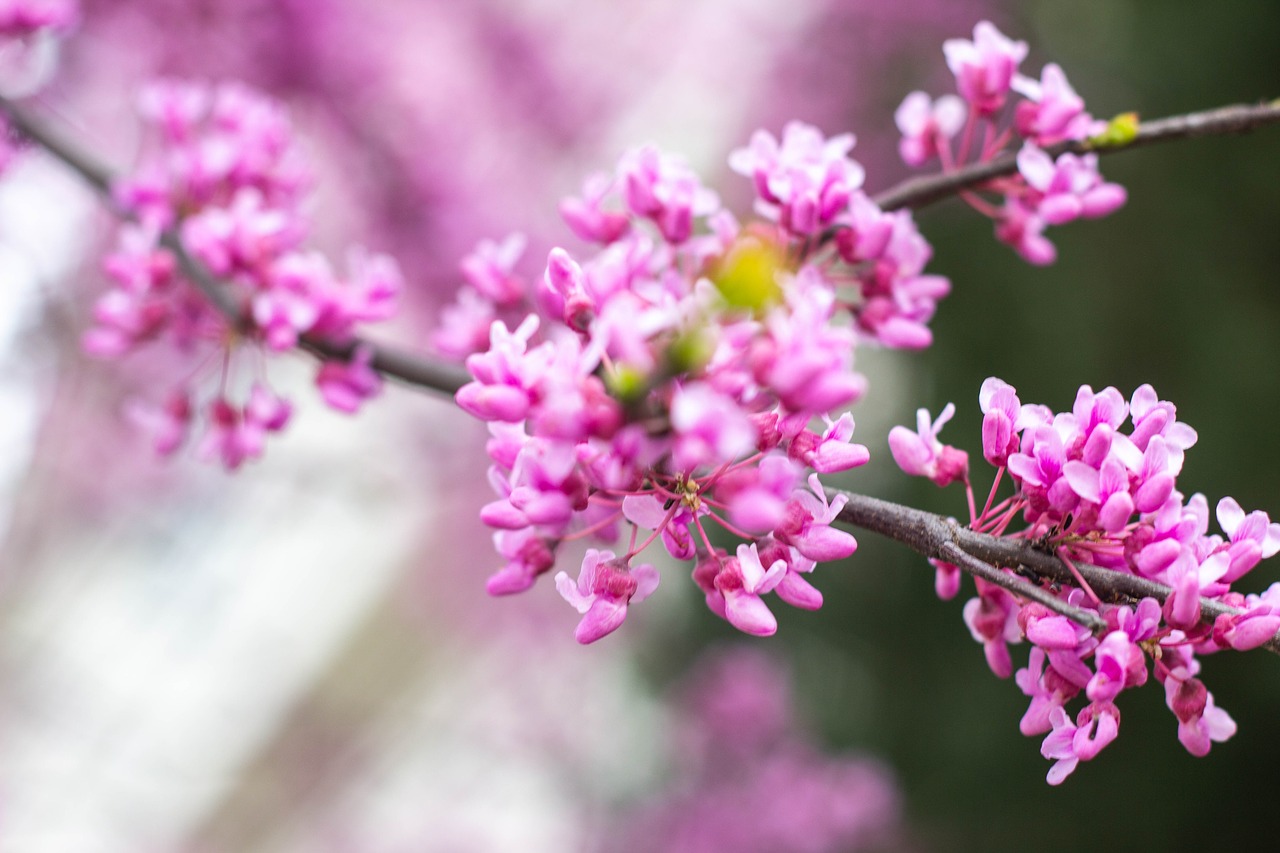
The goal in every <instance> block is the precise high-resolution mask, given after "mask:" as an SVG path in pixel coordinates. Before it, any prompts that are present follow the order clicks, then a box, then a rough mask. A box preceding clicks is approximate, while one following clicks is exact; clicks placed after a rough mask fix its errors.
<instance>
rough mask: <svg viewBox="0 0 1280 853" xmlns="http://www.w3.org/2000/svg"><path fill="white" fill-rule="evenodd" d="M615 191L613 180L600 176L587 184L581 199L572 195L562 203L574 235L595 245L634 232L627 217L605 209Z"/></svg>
mask: <svg viewBox="0 0 1280 853" xmlns="http://www.w3.org/2000/svg"><path fill="white" fill-rule="evenodd" d="M612 189H613V179H612V178H610V177H609V176H608V175H606V174H596V175H592V176H591V177H589V178H587V180H586V183H584V184H583V186H582V197H581V198H579V197H576V196H570V197H569V198H566V199H564V200H563V201H561V202H560V216H561V217H562V218H563V219H564V221H565V223H566V224H568V226H569V228H570V229H572V231H573V233H574V234H577V235H578V236H579V237H581V238H582V239H583V240H586V241H588V242H591V243H604V244H609V243H612V242H614V241H615V240H617V239H619V238H620V237H622V235H624V234H626V233H627V231H629V230H630V228H631V220H630V218H629V217H628V216H627V214H625V213H622V212H620V211H605V210H602V209H601V205H602V204H603V203H604V200H605V198H606V197H607V196H608V194H609V193H610V191H611V190H612Z"/></svg>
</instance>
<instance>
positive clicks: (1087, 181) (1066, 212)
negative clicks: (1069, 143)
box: [1018, 142, 1127, 225]
mask: <svg viewBox="0 0 1280 853" xmlns="http://www.w3.org/2000/svg"><path fill="white" fill-rule="evenodd" d="M1018 173H1019V174H1020V175H1022V177H1023V178H1025V179H1026V182H1027V185H1028V186H1029V187H1030V188H1031V189H1032V190H1033V192H1032V193H1031V194H1030V196H1029V197H1028V199H1027V201H1026V203H1027V204H1028V205H1029V206H1030V207H1032V208H1033V209H1034V210H1035V212H1036V215H1037V216H1039V217H1040V218H1041V219H1042V220H1043V221H1044V222H1045V223H1046V224H1048V225H1062V224H1064V223H1066V222H1070V221H1071V220H1073V219H1078V218H1080V217H1084V218H1086V219H1094V218H1096V217H1099V216H1106V215H1107V214H1109V213H1112V212H1114V211H1115V210H1117V209H1118V208H1119V207H1121V206H1122V205H1123V204H1124V203H1125V200H1126V198H1127V194H1126V192H1125V189H1124V187H1122V186H1120V185H1119V184H1109V183H1105V182H1104V181H1103V180H1102V176H1101V175H1100V174H1099V173H1098V155H1097V154H1084V155H1076V154H1072V153H1070V152H1068V153H1066V154H1059V155H1058V159H1057V160H1054V159H1053V158H1052V157H1050V156H1049V155H1048V154H1047V153H1045V152H1044V151H1042V150H1040V149H1039V148H1037V147H1036V146H1035V145H1033V144H1032V143H1030V142H1027V143H1025V144H1023V146H1022V149H1021V150H1020V151H1019V152H1018Z"/></svg>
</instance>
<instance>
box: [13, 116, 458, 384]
mask: <svg viewBox="0 0 1280 853" xmlns="http://www.w3.org/2000/svg"><path fill="white" fill-rule="evenodd" d="M0 111H3V112H4V114H5V115H6V116H7V118H8V120H9V124H10V125H11V126H12V127H13V129H14V130H16V131H17V132H18V133H19V134H21V135H22V136H23V137H24V138H26V139H27V140H29V141H30V142H32V143H34V144H35V145H37V146H39V147H40V148H43V149H44V150H45V151H47V152H48V153H49V154H51V155H53V157H54V158H56V159H57V160H59V161H61V162H62V164H63V165H65V166H67V167H68V168H69V169H70V170H71V171H73V172H75V173H76V174H77V175H79V176H80V177H81V178H82V179H84V181H85V182H86V183H87V184H89V185H90V186H91V187H92V188H93V189H94V190H96V191H97V192H98V193H99V194H100V195H102V196H103V198H104V199H106V201H107V204H108V205H109V206H110V208H111V210H112V212H113V213H115V214H116V215H117V216H120V217H122V218H129V213H128V211H126V210H123V209H121V208H120V207H119V206H118V205H117V204H116V203H115V199H114V198H113V196H112V193H111V187H112V184H113V183H114V182H115V177H114V174H113V172H112V170H111V169H110V168H108V167H107V166H105V165H104V164H102V163H100V162H98V161H97V160H95V159H94V158H93V157H92V156H91V155H89V154H88V153H86V152H84V151H81V150H80V149H79V148H77V147H76V146H75V145H73V144H71V143H69V142H67V141H66V140H65V139H63V138H62V137H61V136H60V135H59V134H58V133H57V132H56V131H55V130H53V129H52V128H50V127H48V126H46V125H45V124H44V123H43V122H41V121H40V120H39V119H37V118H35V117H34V116H31V115H29V114H28V113H27V112H26V111H25V110H23V109H22V108H21V107H19V106H18V105H16V104H14V103H13V102H12V101H10V100H8V99H5V98H0ZM160 245H162V246H164V247H165V248H166V249H168V250H169V251H170V252H171V253H172V254H173V256H174V258H175V259H176V260H177V262H178V266H179V267H180V268H181V270H182V272H183V274H184V275H185V276H186V277H187V278H188V279H190V280H191V282H192V284H194V285H195V286H196V287H197V288H199V290H200V292H201V293H203V294H204V296H205V298H207V299H208V300H209V301H210V302H211V303H212V304H213V306H214V307H215V308H216V309H217V310H218V312H219V313H221V314H222V316H223V317H225V318H226V320H227V322H228V323H230V324H231V326H232V327H233V328H235V329H236V330H237V331H239V332H242V333H244V332H249V331H251V330H252V326H251V325H250V323H249V322H248V318H247V317H245V315H244V312H243V311H242V310H241V308H240V306H238V305H237V304H236V302H235V300H234V299H232V298H231V294H230V292H229V291H228V290H227V287H226V285H225V284H224V283H223V282H221V281H219V280H218V278H217V277H215V276H214V275H213V274H212V273H211V272H209V270H208V269H207V268H206V267H205V266H204V264H202V263H200V261H199V260H198V259H196V258H195V257H194V256H193V255H192V254H191V253H190V252H188V251H187V249H186V246H184V245H183V243H182V238H181V237H180V236H179V234H178V233H177V231H176V230H174V229H172V228H169V229H166V230H165V231H164V232H163V233H162V234H161V235H160ZM299 346H300V348H302V349H304V350H306V351H307V352H309V353H311V354H312V355H314V356H316V357H317V358H320V359H340V360H343V361H346V360H349V359H350V358H351V356H352V354H353V353H354V352H355V350H356V349H358V348H361V347H365V348H368V349H369V350H371V351H372V353H373V359H372V365H371V366H372V367H373V369H374V370H377V371H378V372H379V373H381V374H382V375H383V376H386V377H388V378H391V379H398V380H400V381H402V382H405V383H407V384H409V385H414V386H417V387H419V388H425V389H428V390H431V391H437V392H440V393H443V394H449V395H453V394H455V393H456V392H457V390H458V389H459V388H461V387H462V386H463V385H465V384H466V383H467V382H470V381H471V377H470V376H469V375H468V374H467V372H466V371H465V370H464V369H463V368H461V367H460V366H458V365H456V364H452V363H450V362H446V361H443V360H439V359H432V358H427V357H424V356H420V355H416V354H413V353H409V352H406V351H404V350H399V349H395V348H393V347H388V346H385V345H382V344H375V343H373V342H371V341H367V340H364V339H362V338H356V339H354V340H351V341H347V342H345V343H337V342H334V341H331V340H326V339H324V338H318V337H314V336H309V335H308V336H303V338H302V339H301V340H300V341H299Z"/></svg>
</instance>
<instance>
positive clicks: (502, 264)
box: [460, 233, 527, 305]
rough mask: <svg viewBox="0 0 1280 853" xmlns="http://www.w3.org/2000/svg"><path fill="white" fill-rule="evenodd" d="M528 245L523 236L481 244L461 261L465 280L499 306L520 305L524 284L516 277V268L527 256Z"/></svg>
mask: <svg viewBox="0 0 1280 853" xmlns="http://www.w3.org/2000/svg"><path fill="white" fill-rule="evenodd" d="M526 242H527V241H526V240H525V236H524V235H523V234H520V233H515V234H509V235H507V237H506V239H504V240H503V241H502V242H501V243H497V242H494V241H493V240H481V241H480V242H479V243H478V244H477V245H476V247H475V249H473V250H472V252H471V254H469V255H467V256H466V257H465V258H463V259H462V263H461V264H460V266H461V268H462V276H463V278H465V279H466V280H467V282H468V283H469V284H470V285H471V286H472V287H474V288H475V289H476V292H478V293H480V294H482V295H483V296H485V297H486V298H488V299H490V300H492V301H493V303H494V304H496V305H510V304H512V303H514V302H518V301H519V300H520V299H521V298H522V297H523V296H524V295H525V283H524V281H523V280H522V279H520V277H519V276H517V275H516V274H515V266H516V264H517V263H518V262H519V261H520V256H521V255H523V254H524V248H525V244H526Z"/></svg>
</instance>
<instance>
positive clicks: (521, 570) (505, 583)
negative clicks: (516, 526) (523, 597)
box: [485, 528, 556, 595]
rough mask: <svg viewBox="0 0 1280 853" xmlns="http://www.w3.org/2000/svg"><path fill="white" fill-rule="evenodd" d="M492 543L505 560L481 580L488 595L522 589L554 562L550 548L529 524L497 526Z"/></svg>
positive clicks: (553, 551) (546, 570)
mask: <svg viewBox="0 0 1280 853" xmlns="http://www.w3.org/2000/svg"><path fill="white" fill-rule="evenodd" d="M493 544H494V546H495V547H496V548H497V551H498V553H499V554H501V555H502V556H503V557H505V558H506V559H507V562H506V564H505V565H504V566H503V567H502V568H501V569H499V570H498V571H496V572H494V573H493V574H492V575H490V576H489V580H488V581H487V582H486V583H485V591H486V592H488V593H489V594H490V595H512V594H513V593H517V592H524V591H525V590H526V589H528V588H529V587H531V586H533V583H534V581H536V580H537V579H538V577H539V576H540V575H542V574H545V573H546V572H548V571H550V569H551V567H552V566H553V565H555V559H556V558H555V550H554V548H552V547H551V545H550V544H549V543H548V542H547V540H546V539H544V538H543V537H541V536H539V535H538V534H537V533H536V532H534V531H533V530H532V529H530V528H524V529H521V530H498V531H496V532H495V533H494V534H493Z"/></svg>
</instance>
